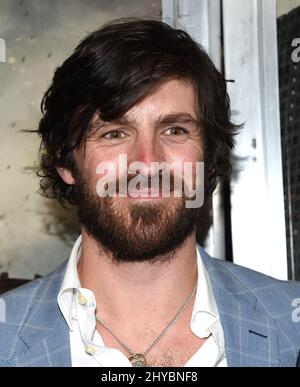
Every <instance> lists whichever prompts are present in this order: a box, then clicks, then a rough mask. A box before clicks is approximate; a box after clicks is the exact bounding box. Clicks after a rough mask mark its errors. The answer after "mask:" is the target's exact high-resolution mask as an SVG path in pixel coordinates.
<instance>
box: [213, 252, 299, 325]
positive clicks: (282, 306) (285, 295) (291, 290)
mask: <svg viewBox="0 0 300 387" xmlns="http://www.w3.org/2000/svg"><path fill="white" fill-rule="evenodd" d="M211 259H212V260H214V261H218V262H215V265H217V266H219V267H220V268H221V270H223V271H227V272H229V273H230V275H231V277H232V278H233V279H235V281H237V282H239V283H240V284H241V289H242V288H244V289H245V288H247V290H248V291H249V292H250V293H252V294H253V295H254V296H255V297H256V298H257V300H258V302H259V304H260V305H261V306H262V308H263V309H264V310H265V311H268V312H269V314H270V315H271V316H272V317H273V318H280V317H281V316H283V315H285V314H286V313H288V314H291V313H292V312H293V310H294V309H295V305H296V301H297V300H298V301H299V303H300V282H298V281H288V280H279V279H276V278H274V277H271V276H268V275H266V274H263V273H260V272H258V271H255V270H252V269H249V268H247V267H243V266H240V265H237V264H234V263H232V262H226V261H221V260H219V259H216V258H211Z"/></svg>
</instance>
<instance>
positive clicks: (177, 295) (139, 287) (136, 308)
mask: <svg viewBox="0 0 300 387" xmlns="http://www.w3.org/2000/svg"><path fill="white" fill-rule="evenodd" d="M78 273H79V277H80V281H81V285H82V286H83V287H85V288H88V289H90V290H92V291H93V292H94V295H95V298H96V302H97V313H98V314H99V315H101V316H102V317H103V318H104V320H105V319H106V318H107V319H108V321H112V319H114V318H118V321H119V323H122V322H124V323H126V324H128V322H130V321H133V320H134V321H135V322H140V323H143V322H145V321H149V319H152V318H153V319H154V321H157V320H164V321H166V320H168V319H169V318H170V316H171V315H172V314H173V313H174V312H176V311H177V308H178V306H180V305H181V304H182V303H183V302H184V301H185V299H186V298H187V296H188V295H189V294H190V293H191V292H192V290H193V288H194V286H195V284H196V281H197V254H196V237H195V233H193V234H191V235H190V236H189V237H188V238H187V239H186V240H185V242H184V243H183V244H182V246H180V247H179V248H177V249H176V250H174V256H173V257H172V258H171V259H170V260H161V262H159V261H158V262H156V263H154V264H153V263H150V262H138V263H115V262H113V261H112V260H111V257H107V254H106V253H105V252H104V251H102V250H101V249H99V245H98V244H97V243H96V241H95V240H94V239H93V238H91V237H90V236H89V235H88V234H87V233H86V231H85V230H84V229H82V255H81V257H80V260H79V264H78ZM152 321H153V320H152Z"/></svg>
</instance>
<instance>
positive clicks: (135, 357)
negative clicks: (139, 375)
mask: <svg viewBox="0 0 300 387" xmlns="http://www.w3.org/2000/svg"><path fill="white" fill-rule="evenodd" d="M196 288H197V284H196V285H195V287H194V289H193V291H192V293H190V295H189V296H188V297H187V299H186V300H185V301H184V303H183V304H182V305H181V307H180V308H179V310H178V312H177V313H176V314H175V316H174V317H173V318H172V320H171V321H170V322H169V323H168V325H167V326H166V327H165V329H164V330H163V331H162V332H161V333H160V334H159V335H158V336H156V338H155V339H154V340H153V342H152V343H151V344H150V345H149V347H148V348H147V349H146V351H144V352H143V353H136V352H134V351H132V350H131V349H130V348H129V347H128V345H126V344H124V343H123V342H122V341H121V340H120V339H119V338H118V337H117V336H116V334H115V333H114V332H113V331H112V330H111V329H110V327H109V326H108V325H107V323H106V322H105V321H104V320H103V319H102V318H101V317H99V316H98V315H96V320H97V321H98V323H99V324H100V325H102V326H103V328H105V329H106V330H107V331H108V332H109V333H110V334H111V335H112V336H113V337H114V339H115V340H116V341H117V342H118V343H119V344H120V345H121V347H123V348H124V349H125V350H126V351H127V352H128V353H129V354H130V357H129V361H130V362H131V364H132V366H133V367H147V365H148V364H147V359H146V356H147V354H148V353H149V352H150V351H151V349H152V348H153V347H154V346H155V345H156V344H157V343H158V342H159V341H160V340H161V338H162V337H163V336H164V335H165V334H166V333H167V331H168V330H169V329H170V328H171V326H172V325H174V324H175V322H176V321H177V320H178V319H179V318H180V316H181V315H182V313H183V312H184V310H185V308H186V307H187V306H188V304H189V303H190V302H191V300H192V298H193V295H194V293H195V290H196Z"/></svg>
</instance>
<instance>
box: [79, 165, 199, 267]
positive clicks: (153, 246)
mask: <svg viewBox="0 0 300 387" xmlns="http://www.w3.org/2000/svg"><path fill="white" fill-rule="evenodd" d="M131 178H132V177H128V180H130V179H131ZM118 186H119V181H117V187H118ZM75 190H76V191H75V192H76V201H77V206H78V216H79V220H80V223H81V224H82V226H84V228H85V229H86V231H87V233H88V234H89V236H91V237H92V238H93V239H94V240H95V241H96V243H97V244H98V247H99V248H100V250H102V251H104V252H105V253H106V255H107V256H109V257H111V258H112V260H113V261H114V262H119V263H121V262H127V263H128V262H151V263H156V262H160V263H162V262H165V261H169V260H171V259H172V257H174V255H175V251H176V249H178V248H179V247H180V246H182V245H183V243H184V242H185V240H186V239H187V237H188V236H190V235H191V234H192V232H193V231H194V230H195V224H196V221H197V218H198V216H199V213H200V211H201V210H200V209H197V208H186V205H185V201H186V198H185V197H184V196H182V197H180V198H177V197H170V198H163V199H156V200H146V201H144V200H141V201H140V202H139V201H138V200H131V199H128V198H120V197H99V196H98V195H97V194H96V190H93V189H92V187H91V186H90V185H89V183H88V181H86V179H85V178H84V177H83V176H82V175H81V174H80V173H79V171H78V170H77V171H76V185H75Z"/></svg>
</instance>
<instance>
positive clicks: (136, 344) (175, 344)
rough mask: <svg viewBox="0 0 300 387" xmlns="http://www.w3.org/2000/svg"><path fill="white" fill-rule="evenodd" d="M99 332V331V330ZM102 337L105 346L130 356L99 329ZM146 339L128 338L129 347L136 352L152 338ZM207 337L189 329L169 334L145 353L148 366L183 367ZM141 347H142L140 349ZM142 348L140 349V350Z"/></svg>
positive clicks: (146, 345)
mask: <svg viewBox="0 0 300 387" xmlns="http://www.w3.org/2000/svg"><path fill="white" fill-rule="evenodd" d="M99 333H100V332H99ZM101 336H102V339H103V340H104V343H105V345H106V346H109V347H112V348H116V349H118V350H119V351H121V352H122V353H123V354H124V355H125V356H126V357H127V358H129V357H130V355H129V354H128V352H127V351H126V350H125V349H124V348H123V347H122V346H121V345H120V344H118V343H117V342H116V341H115V340H114V338H112V337H111V335H110V334H108V332H106V331H103V330H102V331H101ZM150 337H151V336H149V338H147V339H146V340H145V339H144V340H142V338H140V340H136V339H137V338H135V340H134V339H133V338H132V340H129V341H128V342H131V344H132V345H131V349H132V350H134V351H136V352H139V351H140V352H142V351H144V350H145V348H147V347H148V346H149V344H148V343H150V342H151V341H153V337H154V336H153V335H152V338H150ZM206 340H207V339H206V338H205V339H201V338H199V337H198V336H196V335H194V334H193V333H192V332H191V331H189V332H184V333H183V334H181V335H180V336H177V335H170V336H168V337H167V336H166V337H163V338H162V339H161V341H160V342H158V343H157V344H156V345H155V346H154V347H153V348H152V349H151V350H150V351H149V352H148V354H147V355H146V361H147V366H148V367H183V366H184V365H185V364H186V363H187V362H188V360H189V359H190V358H191V357H192V356H193V355H194V354H195V353H196V352H197V351H198V350H199V348H200V347H201V346H202V345H203V344H204V343H205V341H206ZM142 348H143V349H142ZM141 349H142V351H141Z"/></svg>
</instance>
